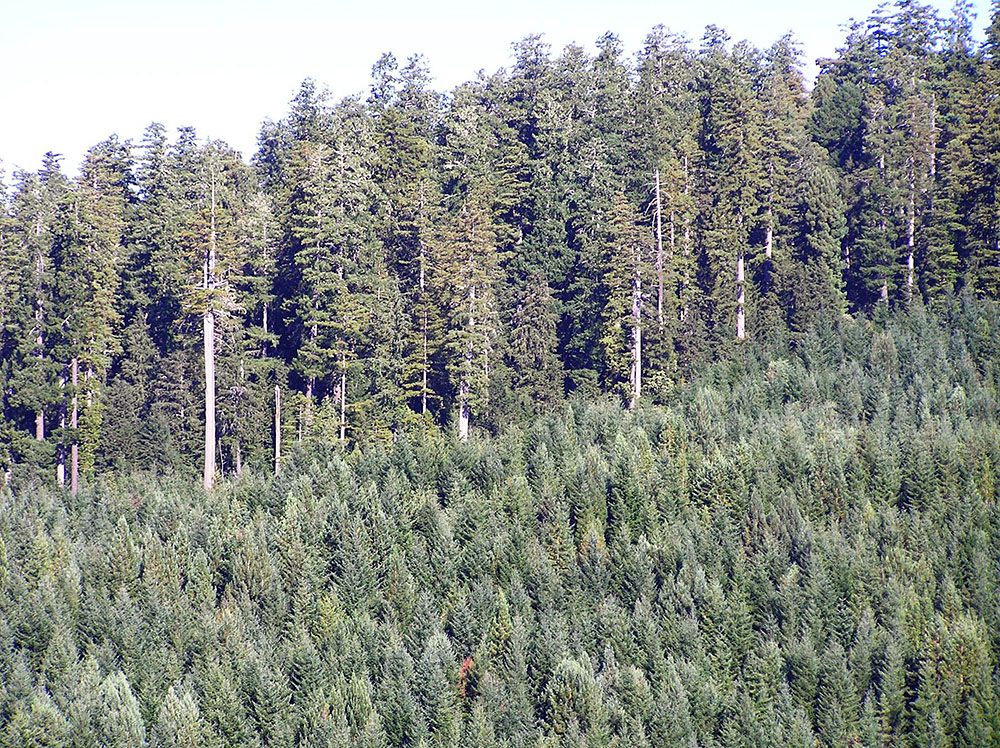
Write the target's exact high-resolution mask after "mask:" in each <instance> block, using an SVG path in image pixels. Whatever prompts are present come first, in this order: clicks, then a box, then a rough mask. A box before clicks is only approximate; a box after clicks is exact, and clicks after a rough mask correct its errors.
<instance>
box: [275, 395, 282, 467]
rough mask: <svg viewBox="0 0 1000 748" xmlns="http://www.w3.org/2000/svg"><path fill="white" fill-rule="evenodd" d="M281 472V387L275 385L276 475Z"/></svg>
mask: <svg viewBox="0 0 1000 748" xmlns="http://www.w3.org/2000/svg"><path fill="white" fill-rule="evenodd" d="M280 471H281V385H280V384H276V385H274V474H275V475H277V474H278V473H279V472H280Z"/></svg>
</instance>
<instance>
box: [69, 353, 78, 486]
mask: <svg viewBox="0 0 1000 748" xmlns="http://www.w3.org/2000/svg"><path fill="white" fill-rule="evenodd" d="M79 371H80V364H79V362H78V361H77V359H76V356H74V357H73V363H72V364H71V369H70V381H71V382H72V384H73V412H72V414H71V415H70V417H69V426H70V429H72V431H73V441H72V443H71V444H70V448H69V490H70V493H71V494H73V495H74V496H76V492H77V491H78V490H79V488H80V446H79V437H78V436H77V431H76V427H77V422H78V414H79V402H80V398H79V395H78V393H77V389H76V387H77V380H78V375H79Z"/></svg>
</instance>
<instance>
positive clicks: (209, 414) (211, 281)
mask: <svg viewBox="0 0 1000 748" xmlns="http://www.w3.org/2000/svg"><path fill="white" fill-rule="evenodd" d="M211 221H212V222H211V228H210V232H209V241H208V251H207V252H206V253H205V266H204V288H205V290H206V291H208V292H209V293H208V299H207V308H206V309H205V314H204V317H203V332H204V345H205V470H204V474H203V479H204V484H205V490H206V491H211V490H212V489H213V488H215V310H214V309H213V308H212V305H213V304H214V303H215V300H214V299H213V298H212V294H211V292H212V291H213V290H214V289H215V172H214V171H213V172H212V212H211Z"/></svg>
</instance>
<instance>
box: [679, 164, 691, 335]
mask: <svg viewBox="0 0 1000 748" xmlns="http://www.w3.org/2000/svg"><path fill="white" fill-rule="evenodd" d="M690 191H691V186H690V176H689V173H688V157H687V156H685V157H684V199H685V205H684V272H683V273H682V274H681V299H682V301H681V314H680V321H681V322H683V321H684V320H686V319H687V316H688V288H689V286H690V284H691V278H690V277H689V273H690V272H691V217H690V215H689V211H688V205H687V198H688V196H689V194H690Z"/></svg>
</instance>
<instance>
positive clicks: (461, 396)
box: [458, 356, 471, 442]
mask: <svg viewBox="0 0 1000 748" xmlns="http://www.w3.org/2000/svg"><path fill="white" fill-rule="evenodd" d="M467 358H471V356H467ZM458 438H459V439H461V440H462V441H463V442H464V441H466V440H467V439H468V438H469V382H468V380H467V379H463V380H462V382H461V383H460V384H459V386H458Z"/></svg>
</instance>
